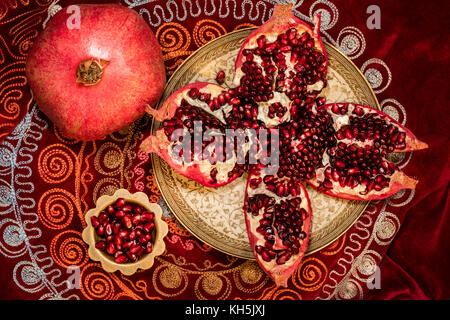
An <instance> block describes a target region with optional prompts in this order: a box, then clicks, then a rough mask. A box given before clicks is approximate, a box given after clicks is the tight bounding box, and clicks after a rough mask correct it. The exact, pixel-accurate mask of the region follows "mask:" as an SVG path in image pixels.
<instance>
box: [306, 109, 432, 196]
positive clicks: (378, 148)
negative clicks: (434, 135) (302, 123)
mask: <svg viewBox="0 0 450 320" xmlns="http://www.w3.org/2000/svg"><path fill="white" fill-rule="evenodd" d="M323 110H326V111H327V113H328V114H330V115H331V118H332V121H333V127H334V131H335V134H334V137H335V140H336V144H335V146H333V147H331V148H328V149H327V151H326V152H325V153H324V155H323V158H322V165H321V166H320V167H318V168H317V169H316V171H315V177H314V178H313V179H310V180H309V181H308V182H309V183H310V184H311V185H312V186H313V187H315V188H317V189H318V190H319V191H321V192H323V193H325V194H328V195H331V196H335V197H338V198H343V199H350V200H372V199H382V198H386V197H389V196H391V195H392V194H394V193H396V192H397V191H399V190H401V189H414V188H415V186H416V184H417V181H416V180H415V179H413V178H410V177H408V176H407V175H405V174H404V173H403V172H401V171H400V170H399V169H398V168H397V166H396V165H395V164H393V163H392V162H390V161H388V160H387V159H386V158H385V156H386V155H387V154H388V153H391V152H405V151H413V150H419V149H424V148H426V147H427V146H428V145H427V144H426V143H424V142H422V141H420V140H418V139H417V138H416V137H415V136H414V135H413V134H412V133H411V131H409V130H408V129H406V128H405V127H404V126H402V125H401V124H399V123H398V122H397V121H395V120H394V119H392V118H391V117H389V116H388V115H386V114H384V113H382V112H380V111H378V110H376V109H373V108H370V107H367V106H362V105H358V104H353V103H333V104H328V105H324V106H322V107H320V108H319V111H323Z"/></svg>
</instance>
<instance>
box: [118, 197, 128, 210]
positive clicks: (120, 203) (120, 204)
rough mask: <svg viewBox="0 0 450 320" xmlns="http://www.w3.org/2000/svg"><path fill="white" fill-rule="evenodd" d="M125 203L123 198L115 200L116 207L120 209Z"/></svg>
mask: <svg viewBox="0 0 450 320" xmlns="http://www.w3.org/2000/svg"><path fill="white" fill-rule="evenodd" d="M125 203H126V201H125V199H124V198H119V199H117V200H116V207H117V208H121V207H123V206H124V205H125Z"/></svg>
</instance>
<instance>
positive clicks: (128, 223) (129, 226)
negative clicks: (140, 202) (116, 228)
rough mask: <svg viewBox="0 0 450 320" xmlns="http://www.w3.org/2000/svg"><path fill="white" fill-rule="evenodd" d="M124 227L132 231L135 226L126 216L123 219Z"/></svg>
mask: <svg viewBox="0 0 450 320" xmlns="http://www.w3.org/2000/svg"><path fill="white" fill-rule="evenodd" d="M122 225H123V226H124V227H125V228H127V229H131V227H132V226H133V223H132V222H131V219H130V217H129V216H124V217H123V218H122Z"/></svg>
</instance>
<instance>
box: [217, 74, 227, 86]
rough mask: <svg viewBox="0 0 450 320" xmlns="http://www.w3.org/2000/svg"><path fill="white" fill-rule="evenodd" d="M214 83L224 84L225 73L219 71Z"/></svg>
mask: <svg viewBox="0 0 450 320" xmlns="http://www.w3.org/2000/svg"><path fill="white" fill-rule="evenodd" d="M216 81H217V83H218V84H222V83H224V82H225V72H224V71H219V72H218V73H217V75H216Z"/></svg>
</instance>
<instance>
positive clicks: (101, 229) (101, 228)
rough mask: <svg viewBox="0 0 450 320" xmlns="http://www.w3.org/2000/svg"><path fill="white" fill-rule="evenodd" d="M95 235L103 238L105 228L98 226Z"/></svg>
mask: <svg viewBox="0 0 450 320" xmlns="http://www.w3.org/2000/svg"><path fill="white" fill-rule="evenodd" d="M96 232H97V235H99V236H100V237H103V236H104V235H105V227H104V226H103V225H99V226H98V227H97V229H96Z"/></svg>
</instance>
